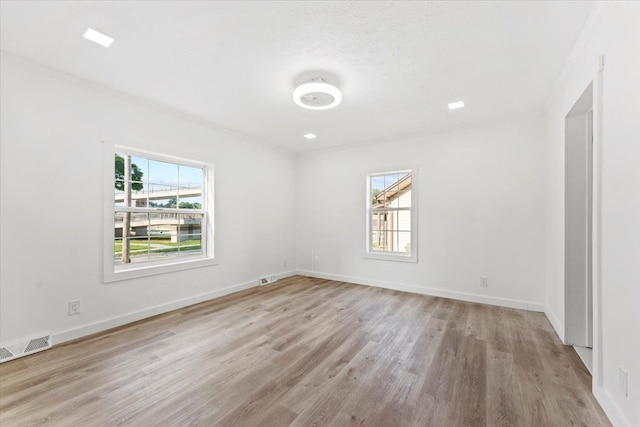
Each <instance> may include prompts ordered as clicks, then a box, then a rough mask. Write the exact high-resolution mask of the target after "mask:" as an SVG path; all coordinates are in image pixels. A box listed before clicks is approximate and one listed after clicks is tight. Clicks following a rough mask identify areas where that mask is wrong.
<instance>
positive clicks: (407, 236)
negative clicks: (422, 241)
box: [394, 231, 411, 253]
mask: <svg viewBox="0 0 640 427" xmlns="http://www.w3.org/2000/svg"><path fill="white" fill-rule="evenodd" d="M394 250H396V251H398V252H403V253H411V232H410V231H398V233H397V238H396V247H395V249H394Z"/></svg>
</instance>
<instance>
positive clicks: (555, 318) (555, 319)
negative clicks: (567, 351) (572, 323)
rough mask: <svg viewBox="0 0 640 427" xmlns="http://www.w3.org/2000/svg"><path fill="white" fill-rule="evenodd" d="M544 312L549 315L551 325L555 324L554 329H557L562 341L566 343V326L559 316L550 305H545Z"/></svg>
mask: <svg viewBox="0 0 640 427" xmlns="http://www.w3.org/2000/svg"><path fill="white" fill-rule="evenodd" d="M544 314H545V315H546V316H547V319H549V323H551V326H553V329H554V330H555V331H556V334H557V335H558V338H560V341H562V343H563V344H566V343H565V342H564V327H563V326H562V323H560V321H559V320H558V316H556V315H555V313H554V312H553V311H551V309H550V308H549V307H548V306H545V308H544Z"/></svg>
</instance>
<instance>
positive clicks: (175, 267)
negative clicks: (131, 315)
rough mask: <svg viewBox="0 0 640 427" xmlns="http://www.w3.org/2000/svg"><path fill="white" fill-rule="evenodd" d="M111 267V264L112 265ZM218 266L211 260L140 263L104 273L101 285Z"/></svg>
mask: <svg viewBox="0 0 640 427" xmlns="http://www.w3.org/2000/svg"><path fill="white" fill-rule="evenodd" d="M112 265H113V264H112ZM213 265H218V261H217V260H215V259H213V258H207V257H202V256H201V257H198V258H195V259H194V258H189V257H184V258H174V259H172V260H171V261H162V264H154V263H153V262H151V263H144V264H143V263H141V264H140V265H139V266H138V265H136V264H132V265H131V267H130V268H128V269H122V270H118V271H111V272H108V271H105V272H104V275H103V278H102V281H103V283H113V282H119V281H122V280H130V279H137V278H139V277H147V276H155V275H157V274H166V273H172V272H174V271H183V270H190V269H192V268H200V267H209V266H213ZM126 267H129V266H126Z"/></svg>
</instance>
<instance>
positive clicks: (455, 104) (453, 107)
mask: <svg viewBox="0 0 640 427" xmlns="http://www.w3.org/2000/svg"><path fill="white" fill-rule="evenodd" d="M462 107H464V101H456V102H452V103H451V104H449V110H456V109H458V108H462Z"/></svg>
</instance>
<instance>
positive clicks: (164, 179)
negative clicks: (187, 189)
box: [149, 160, 178, 186]
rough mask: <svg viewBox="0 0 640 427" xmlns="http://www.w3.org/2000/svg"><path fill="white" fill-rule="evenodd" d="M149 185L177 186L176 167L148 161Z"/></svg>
mask: <svg viewBox="0 0 640 427" xmlns="http://www.w3.org/2000/svg"><path fill="white" fill-rule="evenodd" d="M149 184H162V185H172V186H178V165H176V164H174V163H167V162H159V161H157V160H149Z"/></svg>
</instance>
